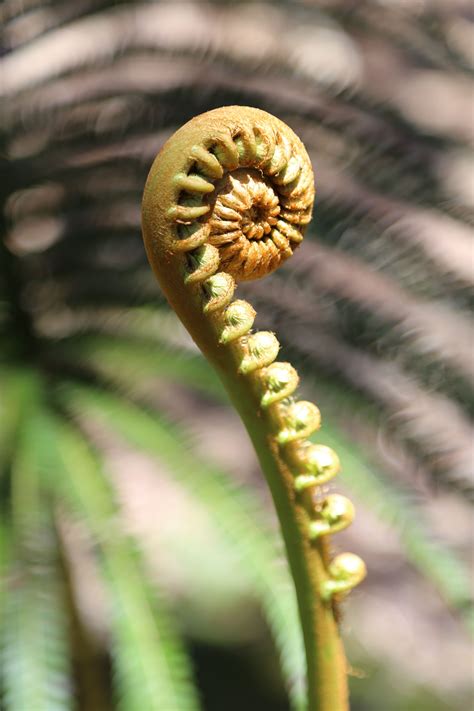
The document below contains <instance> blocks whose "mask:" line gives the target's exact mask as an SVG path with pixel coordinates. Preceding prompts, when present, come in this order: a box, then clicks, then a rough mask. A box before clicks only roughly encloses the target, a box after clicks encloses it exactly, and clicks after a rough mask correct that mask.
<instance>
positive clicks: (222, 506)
mask: <svg viewBox="0 0 474 711" xmlns="http://www.w3.org/2000/svg"><path fill="white" fill-rule="evenodd" d="M62 397H63V401H64V403H65V405H67V406H68V407H69V408H70V409H71V410H72V411H73V412H75V413H78V414H81V415H86V416H87V417H92V416H93V417H94V418H97V419H99V420H102V421H104V422H105V423H107V424H108V425H109V426H111V427H112V428H113V429H114V430H116V431H117V432H118V433H119V434H120V435H121V436H122V437H123V438H124V439H125V440H127V441H128V442H130V444H132V445H133V446H134V447H137V448H139V449H142V450H144V451H146V452H148V453H150V454H152V455H153V456H156V457H157V458H158V459H159V460H160V461H161V462H163V463H164V464H165V465H166V467H167V470H168V471H169V474H170V476H172V477H174V478H176V480H177V481H178V482H179V483H181V484H183V485H184V486H185V487H186V491H187V492H189V493H190V494H191V495H192V496H193V497H195V498H196V499H197V500H198V501H199V502H200V503H201V504H202V505H203V506H204V507H205V509H206V511H207V512H208V515H209V517H210V519H211V520H212V521H213V522H214V523H215V524H216V526H217V527H218V530H219V531H220V532H221V534H222V536H223V538H224V540H226V541H227V542H228V544H229V545H230V546H231V548H232V549H233V551H234V553H235V554H237V556H238V558H239V559H240V560H241V561H242V575H245V574H246V571H248V573H247V574H248V575H249V576H250V579H251V580H252V581H253V585H254V587H255V590H256V592H257V594H258V596H259V599H260V602H261V604H262V608H263V611H264V614H265V615H266V618H267V620H268V623H269V626H270V629H271V631H272V633H273V636H274V639H275V642H276V645H277V648H278V650H279V653H280V657H281V662H282V669H283V673H284V676H285V678H286V681H287V685H288V689H289V693H290V697H291V699H292V701H293V707H294V708H295V709H298V710H300V709H303V708H304V699H305V690H304V680H305V670H304V666H305V662H304V655H303V646H302V639H301V632H300V627H299V621H298V612H297V608H296V600H295V595H294V589H293V586H292V585H291V582H290V578H289V574H288V571H287V569H286V567H285V566H284V563H283V561H282V560H281V556H282V553H281V550H280V547H279V546H277V545H276V544H275V543H273V541H274V539H275V533H274V531H270V530H269V527H268V524H267V522H266V520H265V516H263V515H262V512H261V511H260V510H259V506H258V503H257V501H256V500H255V497H254V496H253V495H252V494H251V493H250V492H247V491H246V490H244V489H243V488H242V487H237V486H236V485H235V484H233V483H232V482H231V481H230V480H229V479H228V478H227V477H225V476H224V475H223V474H222V473H221V472H220V471H218V470H217V469H216V468H215V467H213V466H212V465H210V464H209V463H207V462H202V461H200V460H199V459H198V458H197V457H196V456H195V455H194V454H193V453H192V452H190V451H189V449H188V448H187V447H186V444H185V439H184V437H183V435H182V433H180V431H179V428H178V427H177V426H172V425H171V424H170V423H169V422H165V420H164V419H163V418H162V417H160V416H159V415H158V414H156V413H153V414H149V413H148V412H146V411H145V410H144V409H141V408H139V407H136V406H134V405H133V404H131V403H128V402H125V401H124V400H121V399H120V398H119V397H117V396H114V395H110V394H106V393H104V392H101V391H99V390H92V389H88V388H84V387H79V386H68V387H67V388H64V389H63V395H62Z"/></svg>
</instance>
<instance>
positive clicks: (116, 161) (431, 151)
mask: <svg viewBox="0 0 474 711" xmlns="http://www.w3.org/2000/svg"><path fill="white" fill-rule="evenodd" d="M0 13H1V20H2V25H3V46H2V53H3V56H2V60H1V64H2V67H1V92H2V117H1V128H0V131H1V137H0V140H1V156H2V175H1V188H0V190H1V202H2V210H1V219H2V228H3V229H2V233H3V239H2V242H1V245H0V341H1V354H0V507H1V509H0V512H1V521H0V565H1V570H2V586H1V591H0V600H1V605H2V614H1V624H0V628H1V632H0V638H1V645H0V650H1V651H0V655H1V657H0V658H1V679H2V694H3V695H2V699H3V701H2V708H4V709H5V711H26V710H27V709H28V711H56V710H57V711H62V710H63V709H72V708H77V709H81V710H82V709H83V710H85V711H96V710H97V711H102V709H104V710H107V709H112V708H113V709H116V708H117V709H123V710H124V711H135V710H137V711H148V710H150V711H155V709H156V710H157V711H164V710H165V709H177V710H178V711H186V710H187V709H190V710H191V709H196V708H197V707H198V703H201V705H202V708H203V709H206V711H214V710H215V711H217V710H221V709H224V708H225V709H226V711H233V710H234V709H236V710H237V709H239V710H240V709H242V708H248V709H249V711H250V709H258V710H259V711H266V710H268V711H280V710H281V711H283V710H284V709H287V708H289V707H288V701H287V698H288V694H287V691H285V689H287V690H288V689H289V695H290V697H291V698H292V699H293V703H294V708H297V707H298V703H299V700H300V698H301V695H302V686H303V681H302V653H301V639H300V633H299V630H298V624H297V620H296V612H295V602H294V597H293V592H292V588H291V583H290V581H289V577H288V572H287V569H286V565H285V563H284V558H283V555H282V550H281V544H280V542H279V535H278V532H277V527H276V523H275V520H274V516H273V512H272V507H271V503H270V502H269V496H268V493H267V491H266V489H265V485H264V483H263V482H262V477H261V474H260V472H259V470H258V466H257V464H256V461H255V457H254V455H253V453H252V451H251V449H250V445H249V444H248V441H247V438H246V435H245V433H244V432H243V430H242V427H241V425H240V423H239V422H238V421H237V419H236V416H235V414H234V413H233V412H232V411H231V410H230V408H229V406H228V404H227V401H226V398H225V395H224V394H223V392H222V390H221V387H220V385H219V383H218V382H217V381H216V378H215V376H214V374H213V373H212V372H211V371H210V369H209V368H208V366H207V364H206V363H205V362H204V361H203V359H202V358H201V356H200V354H199V353H198V352H197V350H196V348H195V347H194V345H193V343H192V342H191V341H190V339H189V337H188V336H187V334H186V333H185V332H184V331H183V329H182V327H181V326H180V324H179V323H178V322H177V319H176V318H175V316H174V314H173V313H172V312H171V311H170V310H169V308H168V306H167V305H166V303H165V302H164V299H163V297H162V296H161V295H160V293H159V289H158V286H157V284H156V283H155V281H154V278H153V277H152V274H151V271H150V269H149V267H148V264H147V261H146V258H145V253H144V249H143V245H142V241H141V236H140V200H141V193H142V189H143V185H144V182H145V179H146V175H147V171H148V169H149V167H150V165H151V162H152V159H153V158H154V156H155V154H156V153H157V152H158V151H159V149H160V147H161V145H162V144H163V142H164V141H165V140H166V138H167V137H168V136H170V135H171V134H172V133H173V132H174V131H175V130H176V129H177V128H178V127H179V126H180V125H182V124H183V123H184V122H185V121H187V120H188V119H190V118H191V117H192V116H194V115H195V114H198V113H201V112H203V111H206V110H208V109H211V108H214V107H217V106H221V105H226V104H246V105H251V106H256V107H259V108H262V109H265V110H267V111H269V112H271V113H273V114H275V115H276V116H278V117H280V118H281V119H282V120H283V121H285V122H287V123H288V124H289V125H290V126H291V127H292V128H293V129H294V130H295V131H296V132H297V133H298V134H299V135H300V137H301V138H302V139H303V141H304V142H305V144H306V147H307V149H308V152H309V154H310V157H311V159H312V162H313V165H314V169H315V174H316V183H317V191H318V194H317V201H316V210H315V216H314V220H313V222H312V224H311V225H310V227H309V229H308V232H307V237H306V239H305V241H304V243H303V246H302V247H301V249H300V250H299V251H298V252H297V253H296V254H295V256H294V257H293V259H292V260H290V262H289V263H287V265H285V267H284V268H282V269H281V270H279V271H278V273H276V274H275V275H274V276H272V277H271V278H267V279H265V281H264V282H263V283H259V282H255V283H253V284H252V283H250V284H247V285H245V287H241V295H242V296H244V297H245V298H248V300H249V301H250V302H251V303H252V304H253V305H255V306H256V308H257V311H258V325H259V326H260V327H263V328H271V329H273V330H275V331H276V332H277V334H278V337H279V339H280V341H281V343H282V355H283V359H284V360H288V359H289V360H291V361H292V362H293V363H294V364H295V365H296V366H297V367H298V369H299V371H300V374H301V376H302V381H303V386H302V392H303V393H304V394H306V395H307V396H308V397H310V398H314V399H315V401H316V402H317V403H318V404H319V405H320V407H321V410H322V412H323V417H324V421H323V428H322V430H321V432H320V433H318V436H317V440H318V441H320V442H324V443H327V444H329V445H331V446H333V447H335V449H336V450H337V451H338V453H339V455H340V457H341V459H342V462H343V475H342V477H340V478H339V481H338V482H337V483H336V485H335V486H337V487H338V489H339V490H341V489H344V490H345V491H346V492H347V493H348V494H349V495H350V497H351V498H352V499H353V500H354V501H355V502H356V505H357V508H358V516H357V519H356V523H355V524H354V525H353V526H352V527H351V529H350V530H349V532H346V533H344V534H341V536H340V537H338V541H337V545H338V546H342V545H344V546H345V545H346V544H347V547H348V548H349V549H350V550H353V551H356V552H357V553H359V554H361V555H362V556H363V557H364V558H365V560H366V561H367V563H368V567H369V571H370V574H369V577H368V579H367V581H366V583H364V585H363V586H362V588H361V589H360V591H358V592H356V593H353V595H352V596H351V600H350V602H349V603H348V604H347V605H346V606H345V609H344V610H343V619H342V626H343V631H344V637H345V639H346V641H347V649H348V655H349V659H350V662H351V665H352V668H353V672H352V678H351V687H352V699H353V710H354V711H357V710H359V711H379V710H380V708H382V707H383V709H384V711H396V710H397V711H399V710H400V709H403V711H424V710H426V711H448V709H449V710H450V711H454V710H456V711H461V710H462V711H464V710H465V709H466V708H468V706H469V705H470V704H469V699H470V698H471V696H470V694H471V693H472V678H471V676H470V674H471V664H472V656H471V651H470V645H469V639H468V631H467V630H468V628H469V627H470V626H471V628H472V602H471V590H470V584H469V578H470V562H471V561H470V555H471V544H472V528H471V525H472V524H471V521H472V519H471V512H470V507H471V505H472V502H473V499H474V484H473V480H472V469H473V467H472V465H473V438H472V412H473V388H472V384H473V369H474V368H473V350H472V347H473V340H472V324H471V322H470V318H469V317H470V308H471V305H472V297H473V269H472V267H473V251H472V242H471V238H472V232H471V225H472V222H473V217H474V211H473V198H474V191H473V180H474V178H473V175H474V172H473V171H474V167H473V154H472V138H473V136H472V128H473V121H472V118H473V116H472V71H473V67H474V56H473V47H474V25H473V20H474V17H473V13H472V6H470V3H468V2H464V1H463V0H391V1H389V0H370V1H369V0H359V1H357V2H355V1H352V0H319V1H317V0H315V1H312V0H302V1H301V2H292V1H290V0H280V1H275V2H272V3H265V2H246V3H234V2H230V1H229V2H224V1H221V2H217V1H214V2H197V1H196V2H188V1H183V2H181V1H179V2H150V3H133V2H111V1H110V0H109V1H108V0H77V1H76V0H75V1H74V2H68V1H67V0H49V2H48V1H46V0H3V3H2V4H1V6H0ZM341 541H342V543H341ZM278 655H279V656H280V658H281V661H282V663H281V670H282V671H283V674H282V673H281V671H280V665H279V663H278ZM284 680H286V682H285V681H284ZM198 699H200V701H199V702H198Z"/></svg>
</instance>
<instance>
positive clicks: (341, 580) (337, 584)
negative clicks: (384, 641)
mask: <svg viewBox="0 0 474 711" xmlns="http://www.w3.org/2000/svg"><path fill="white" fill-rule="evenodd" d="M328 572H329V580H326V581H325V582H324V583H323V584H322V586H321V596H322V598H323V599H324V600H326V601H327V600H330V599H331V598H332V597H333V596H334V595H344V594H347V593H348V592H350V590H352V588H354V587H355V586H356V585H358V584H359V583H360V582H362V580H363V579H364V578H365V576H366V575H367V568H366V566H365V563H364V561H363V560H362V558H359V556H358V555H355V554H354V553H341V554H340V555H338V556H336V558H334V560H333V561H331V563H330V565H329V571H328Z"/></svg>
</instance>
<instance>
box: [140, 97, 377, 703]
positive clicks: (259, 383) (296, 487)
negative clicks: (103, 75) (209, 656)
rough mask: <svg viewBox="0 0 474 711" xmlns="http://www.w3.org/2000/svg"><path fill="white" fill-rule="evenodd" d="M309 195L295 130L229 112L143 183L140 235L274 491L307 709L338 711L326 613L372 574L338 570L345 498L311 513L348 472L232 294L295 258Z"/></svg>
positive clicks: (334, 643)
mask: <svg viewBox="0 0 474 711" xmlns="http://www.w3.org/2000/svg"><path fill="white" fill-rule="evenodd" d="M314 193H315V190H314V178H313V171H312V168H311V164H310V161H309V158H308V155H307V153H306V150H305V148H304V146H303V144H302V143H301V141H300V139H299V138H298V137H297V136H296V135H295V134H294V133H293V131H292V130H291V129H290V128H289V127H288V126H286V125H285V124H284V123H282V122H281V121H280V120H279V119H277V118H275V117H274V116H271V115H270V114H268V113H266V112H264V111H260V110H259V109H253V108H249V107H245V106H229V107H223V108H220V109H215V110H213V111H209V112H207V113H205V114H201V115H200V116H197V117H196V118H194V119H192V120H191V121H189V122H188V123H187V124H185V125H184V126H183V127H182V128H180V129H179V130H178V131H177V132H176V133H175V134H174V135H173V136H172V137H171V138H170V139H169V140H168V141H167V143H166V144H165V145H164V147H163V149H162V150H161V152H160V153H159V155H158V156H157V158H156V160H155V162H154V163H153V166H152V168H151V170H150V174H149V176H148V180H147V184H146V187H145V192H144V199H143V210H142V216H143V220H142V223H143V236H144V241H145V246H146V250H147V254H148V257H149V260H150V262H151V264H152V266H153V269H154V271H155V273H156V276H157V278H158V281H159V282H160V284H161V287H162V289H163V291H164V293H165V295H166V297H167V298H168V301H169V302H170V304H171V305H172V306H173V307H174V309H175V310H176V312H177V313H178V315H179V316H180V318H181V320H182V321H183V323H184V324H185V326H186V327H187V329H188V331H189V332H190V333H191V335H192V336H193V338H194V340H195V341H196V343H197V344H198V346H199V347H200V348H201V350H202V351H203V352H204V353H205V354H206V356H207V357H208V358H209V359H210V360H211V362H213V364H214V365H215V367H216V368H217V369H218V371H219V373H220V375H221V377H222V379H223V381H224V383H225V385H226V387H227V389H228V391H229V393H230V394H231V396H232V398H233V401H234V403H235V404H236V407H237V409H238V410H239V412H240V414H241V416H242V419H243V420H244V422H245V424H246V426H247V428H248V430H249V432H250V434H251V436H252V439H253V441H254V443H255V446H256V449H257V453H258V454H259V457H260V460H261V462H262V467H263V469H264V471H265V473H266V475H267V479H268V481H269V484H270V488H271V489H272V493H273V495H274V500H275V503H276V506H277V510H278V515H279V517H280V521H281V525H282V531H283V535H284V538H285V541H286V543H287V550H288V555H289V560H290V565H291V568H292V572H293V574H294V577H295V586H296V591H297V596H298V602H299V605H300V612H301V617H302V620H306V621H309V626H310V627H311V628H312V629H313V630H314V632H313V633H312V634H311V635H309V634H308V635H306V636H305V644H306V645H307V654H308V671H309V674H308V682H309V698H310V700H311V701H310V708H312V709H313V708H314V709H316V708H317V709H318V710H319V709H321V710H322V709H324V710H325V711H326V710H330V711H343V710H344V709H347V703H346V702H347V693H346V691H345V689H346V684H345V681H344V679H343V678H342V676H341V674H342V675H343V674H344V672H343V671H342V672H341V670H343V669H344V664H342V663H339V662H338V661H337V660H338V659H339V660H340V659H341V655H343V652H342V650H341V648H340V641H339V637H338V634H337V632H336V631H335V626H336V625H337V622H336V619H335V618H334V616H333V609H332V606H331V605H326V604H325V603H326V602H328V601H330V600H331V597H332V596H333V595H336V598H337V596H338V595H340V594H342V593H346V592H348V591H349V590H350V589H351V588H352V587H353V586H354V585H355V584H356V583H357V582H360V580H362V579H363V577H364V576H365V565H364V563H363V562H362V561H361V560H360V558H358V557H357V556H354V555H352V554H350V553H346V554H343V555H340V556H337V557H336V558H335V559H334V560H333V561H332V562H329V561H328V556H327V550H328V549H327V547H326V545H325V543H324V539H325V537H326V536H327V535H328V534H330V533H334V532H336V531H339V530H342V529H343V528H345V527H346V526H348V525H349V524H350V522H351V521H352V519H353V517H354V507H353V506H352V504H351V502H350V501H349V500H348V499H346V498H345V497H343V496H339V495H337V494H331V495H329V496H327V497H326V498H325V499H324V501H323V502H322V504H320V505H316V507H315V504H314V501H315V499H316V497H315V496H314V495H313V494H314V493H315V492H316V490H317V488H318V487H320V486H321V485H322V484H325V483H326V482H328V481H329V480H330V479H331V478H332V477H334V476H335V475H336V474H337V473H338V471H339V467H340V464H339V459H338V457H337V455H336V454H335V452H333V451H332V450H331V449H330V448H329V447H325V446H324V445H320V444H312V443H310V442H308V441H307V438H308V437H309V436H310V435H312V434H313V433H314V432H315V431H316V430H318V429H319V427H320V424H321V416H320V412H319V410H318V408H317V407H316V405H314V404H313V403H311V402H306V401H297V400H296V401H295V400H294V399H293V393H294V392H295V390H296V388H297V386H298V380H299V379H298V374H297V372H296V370H295V369H294V368H293V367H292V366H291V365H290V364H289V363H279V362H275V359H276V357H277V355H278V352H279V349H280V344H279V342H278V340H277V338H276V337H275V335H274V334H273V333H270V332H267V331H260V332H257V333H252V331H251V329H252V327H253V323H254V319H255V315H256V314H255V310H254V309H253V307H252V306H251V305H250V304H248V303H247V302H245V301H242V300H240V299H238V300H233V299H234V292H235V289H236V282H239V281H248V280H251V279H257V278H259V277H261V276H264V275H266V274H270V273H271V272H273V271H274V270H275V269H276V268H277V267H278V266H279V265H280V264H282V263H283V262H284V261H286V259H288V258H289V257H290V256H291V255H292V253H293V251H294V250H295V249H296V248H297V247H298V245H299V244H300V243H301V241H302V239H303V235H304V231H305V227H306V225H307V224H308V222H309V221H310V219H311V213H312V208H313V201H314ZM308 588H309V590H310V593H311V594H308ZM315 598H317V599H315ZM318 625H320V628H319V627H318ZM318 629H320V630H324V633H323V634H324V635H326V637H325V640H324V644H323V645H322V647H321V645H320V643H319V640H320V634H321V632H320V631H319V632H318ZM318 646H320V647H321V650H322V648H323V647H324V650H330V653H329V654H326V652H324V654H323V652H322V651H321V650H319V649H318ZM311 665H313V666H311ZM327 679H330V680H331V681H330V682H328V681H327ZM319 685H321V689H322V690H321V693H319V692H320V689H319V688H318V686H319ZM323 687H324V688H323ZM329 687H330V688H331V691H330V693H328V689H329ZM323 697H324V698H323ZM311 704H312V705H311Z"/></svg>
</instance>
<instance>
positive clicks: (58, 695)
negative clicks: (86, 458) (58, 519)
mask: <svg viewBox="0 0 474 711" xmlns="http://www.w3.org/2000/svg"><path fill="white" fill-rule="evenodd" d="M41 417H42V414H41V413H40V412H37V413H34V414H33V415H31V416H30V417H28V418H26V419H25V421H24V422H23V424H22V427H21V436H20V438H19V441H18V443H17V447H16V451H15V457H14V462H13V468H12V485H11V488H12V507H11V514H10V517H9V518H10V537H9V541H8V542H9V545H10V550H9V551H7V552H6V557H8V559H9V562H8V564H7V567H6V578H5V581H4V590H3V594H2V598H3V599H2V610H1V617H0V620H1V622H0V646H1V653H0V654H1V664H0V667H1V672H0V677H1V683H2V687H3V699H4V708H5V711H25V709H28V711H72V709H73V706H74V696H73V694H72V692H71V688H70V686H71V685H70V662H69V650H68V634H69V630H68V620H67V616H66V610H65V603H64V590H63V586H62V583H61V580H60V567H59V561H58V548H57V541H56V539H55V535H54V529H53V528H52V510H51V501H50V500H49V499H47V498H46V496H45V490H44V487H43V482H42V475H41V471H40V468H39V466H38V462H37V460H36V456H35V446H36V444H37V442H36V435H35V429H36V425H34V420H36V419H38V418H41ZM4 545H8V543H7V542H5V543H4Z"/></svg>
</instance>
